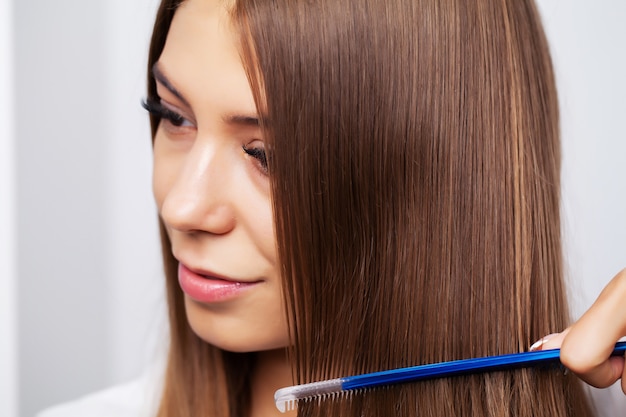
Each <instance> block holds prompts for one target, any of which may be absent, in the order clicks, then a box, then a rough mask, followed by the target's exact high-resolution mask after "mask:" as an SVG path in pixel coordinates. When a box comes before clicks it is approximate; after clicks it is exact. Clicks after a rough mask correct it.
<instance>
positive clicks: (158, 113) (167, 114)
mask: <svg viewBox="0 0 626 417" xmlns="http://www.w3.org/2000/svg"><path fill="white" fill-rule="evenodd" d="M141 106H142V107H143V108H144V109H146V110H147V111H148V113H150V114H151V115H153V116H155V117H158V118H159V119H161V120H163V119H164V120H167V121H168V122H169V123H171V124H172V125H173V126H175V127H180V126H182V124H183V123H184V122H185V120H186V119H185V118H184V117H183V116H182V115H180V114H179V113H176V112H175V111H173V110H170V109H168V108H167V107H165V106H164V105H163V104H162V103H161V102H160V101H159V100H158V99H155V98H152V97H149V98H147V99H146V100H144V101H142V102H141ZM242 149H243V151H244V152H245V153H246V154H247V155H249V156H250V157H252V158H254V159H256V160H257V162H258V163H259V167H260V168H261V171H263V173H264V174H266V175H267V172H268V165H267V154H266V153H265V149H263V148H248V147H247V146H246V145H244V146H243V147H242Z"/></svg>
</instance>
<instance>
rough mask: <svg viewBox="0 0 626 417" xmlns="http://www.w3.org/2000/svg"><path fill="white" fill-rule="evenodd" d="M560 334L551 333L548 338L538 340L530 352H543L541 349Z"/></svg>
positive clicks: (531, 346)
mask: <svg viewBox="0 0 626 417" xmlns="http://www.w3.org/2000/svg"><path fill="white" fill-rule="evenodd" d="M557 334H558V333H551V334H549V335H547V336H544V337H542V338H541V339H539V340H537V341H536V342H535V343H533V344H532V345H530V349H528V350H529V351H530V352H534V351H535V350H541V348H542V347H543V345H544V344H545V343H546V342H547V341H548V340H550V339H551V338H552V337H553V336H555V335H557Z"/></svg>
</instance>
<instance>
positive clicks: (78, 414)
mask: <svg viewBox="0 0 626 417" xmlns="http://www.w3.org/2000/svg"><path fill="white" fill-rule="evenodd" d="M160 381H161V378H160V377H159V375H158V374H156V373H154V372H149V373H147V374H146V375H144V376H142V377H141V378H138V379H136V380H134V381H132V382H129V383H126V384H122V385H117V386H114V387H111V388H108V389H105V390H103V391H98V392H95V393H93V394H89V395H86V396H84V397H82V398H79V399H77V400H75V401H72V402H68V403H65V404H60V405H57V406H54V407H51V408H48V409H46V410H44V411H42V412H40V413H38V414H37V416H36V417H154V416H155V415H156V411H157V408H158V405H159V396H160V394H161V383H160Z"/></svg>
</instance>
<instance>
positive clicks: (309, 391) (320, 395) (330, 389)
mask: <svg viewBox="0 0 626 417" xmlns="http://www.w3.org/2000/svg"><path fill="white" fill-rule="evenodd" d="M342 382H343V380H342V379H340V378H339V379H331V380H328V381H321V382H313V383H310V384H303V385H295V386H293V387H288V388H281V389H279V390H278V391H276V394H274V401H275V402H276V408H278V410H279V411H280V412H281V413H284V412H286V411H292V410H295V409H296V408H297V404H298V401H299V400H304V401H309V400H312V399H319V400H322V399H325V398H329V397H330V396H331V395H337V394H338V393H340V392H341V391H342V388H341V384H342Z"/></svg>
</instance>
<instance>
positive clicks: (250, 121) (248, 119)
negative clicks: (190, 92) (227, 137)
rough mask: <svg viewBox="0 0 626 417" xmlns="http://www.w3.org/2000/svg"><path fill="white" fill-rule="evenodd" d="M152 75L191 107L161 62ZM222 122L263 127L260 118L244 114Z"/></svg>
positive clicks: (232, 115)
mask: <svg viewBox="0 0 626 417" xmlns="http://www.w3.org/2000/svg"><path fill="white" fill-rule="evenodd" d="M152 75H153V76H154V79H155V80H157V81H158V82H159V83H160V84H161V85H162V86H163V87H165V88H166V89H167V90H168V91H169V92H170V93H172V94H173V95H174V96H176V98H178V99H179V100H180V101H181V102H182V103H183V104H184V105H185V106H187V107H191V106H190V105H189V102H188V101H187V99H185V97H184V96H183V95H182V93H181V92H180V91H178V89H177V88H176V87H174V85H173V84H172V82H171V81H170V80H169V79H168V78H167V76H166V75H165V74H164V73H163V70H162V69H161V68H160V66H159V62H158V61H157V62H155V63H154V65H153V66H152ZM222 120H223V121H224V122H225V123H227V124H231V125H240V126H246V127H259V126H261V124H260V122H259V118H258V117H257V116H255V115H244V114H229V115H225V116H224V117H222Z"/></svg>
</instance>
